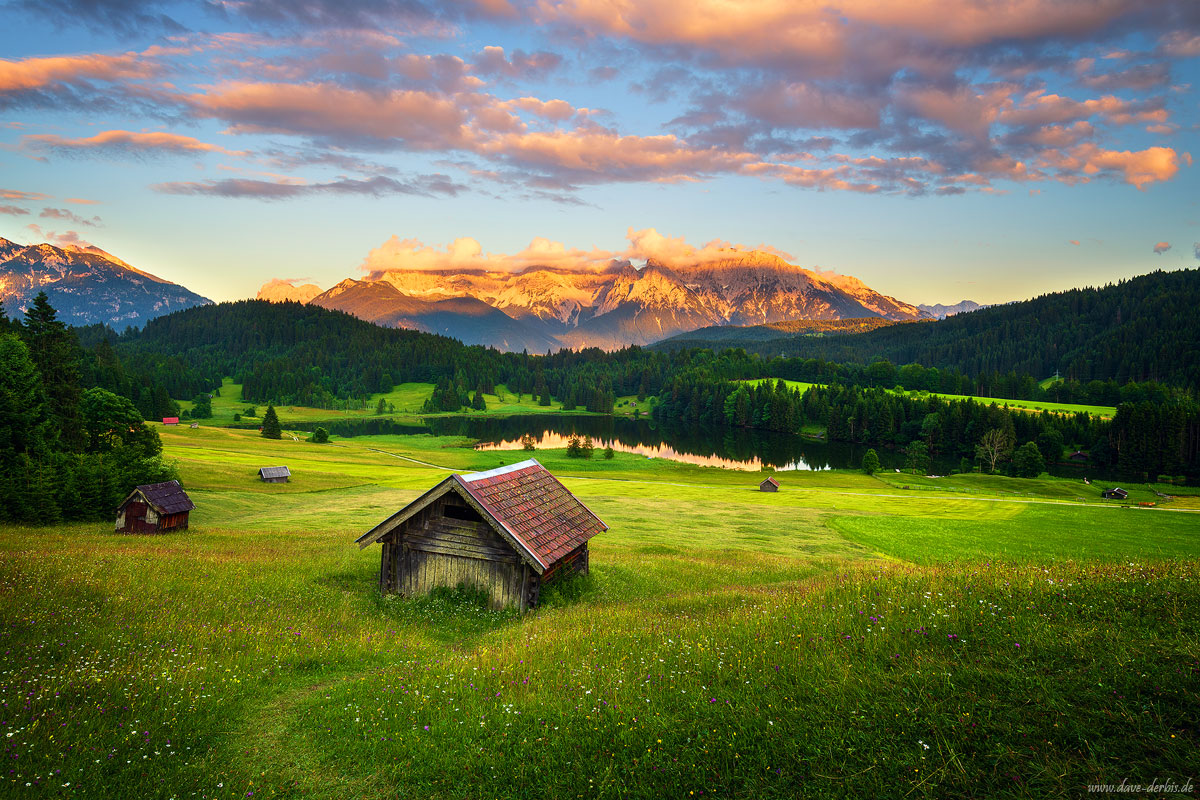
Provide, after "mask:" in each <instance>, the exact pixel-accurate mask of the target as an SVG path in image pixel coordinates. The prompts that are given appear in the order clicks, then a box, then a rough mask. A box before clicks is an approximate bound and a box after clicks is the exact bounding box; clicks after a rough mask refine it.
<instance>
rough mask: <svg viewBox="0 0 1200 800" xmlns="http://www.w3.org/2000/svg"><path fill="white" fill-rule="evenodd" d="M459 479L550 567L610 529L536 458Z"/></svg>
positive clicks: (478, 501) (469, 491) (464, 486)
mask: <svg viewBox="0 0 1200 800" xmlns="http://www.w3.org/2000/svg"><path fill="white" fill-rule="evenodd" d="M454 478H455V479H456V480H457V481H458V482H459V484H461V485H462V486H463V488H465V489H466V490H467V492H468V493H469V494H470V495H471V497H473V498H474V499H475V502H477V503H479V504H480V505H481V506H483V507H484V509H486V510H487V512H488V513H489V514H491V515H492V516H493V517H494V518H495V519H496V520H497V521H498V522H500V523H501V524H502V525H504V527H505V528H507V529H508V532H509V533H511V534H512V536H513V538H515V539H516V540H517V541H519V542H520V543H521V544H523V545H524V546H525V548H526V549H527V550H528V551H529V552H530V553H532V554H533V555H534V557H535V558H537V560H538V561H540V562H541V564H542V566H543V567H545V568H546V569H549V568H550V567H551V566H553V565H554V563H555V562H557V561H558V560H559V559H561V558H562V557H563V556H565V555H567V554H568V553H570V552H571V551H572V550H574V549H575V548H576V547H578V546H579V545H581V544H583V543H584V542H586V541H587V540H588V539H590V538H592V537H593V536H595V535H596V534H598V533H601V532H603V531H606V530H608V526H607V525H605V524H604V523H603V522H601V521H600V519H599V518H598V517H597V516H596V515H595V514H593V513H592V512H591V511H590V510H589V509H588V507H587V506H585V505H584V504H583V503H581V502H580V501H579V499H578V498H577V497H575V495H573V494H571V493H570V492H569V491H567V488H566V487H565V486H563V485H562V484H561V483H559V482H558V479H557V478H555V477H554V476H553V475H551V474H550V473H549V471H547V469H546V468H545V467H543V466H542V465H541V464H539V463H538V462H537V461H536V460H533V459H530V460H529V461H522V462H521V463H519V464H513V465H512V466H508V467H501V468H500V469H495V470H491V471H489V472H475V473H472V474H470V475H455V476H454Z"/></svg>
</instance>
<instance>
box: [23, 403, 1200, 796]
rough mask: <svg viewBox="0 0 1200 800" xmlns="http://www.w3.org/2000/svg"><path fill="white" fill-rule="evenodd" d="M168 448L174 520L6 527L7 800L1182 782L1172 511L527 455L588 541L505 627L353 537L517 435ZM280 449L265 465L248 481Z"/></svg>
mask: <svg viewBox="0 0 1200 800" xmlns="http://www.w3.org/2000/svg"><path fill="white" fill-rule="evenodd" d="M398 391H402V389H401V390H398ZM224 394H225V392H224V391H223V392H222V395H223V396H224ZM163 440H164V445H165V453H166V455H167V457H168V458H170V459H172V460H174V461H176V462H177V464H178V465H179V468H180V472H181V476H182V479H183V481H184V484H185V485H186V486H187V488H188V490H189V492H190V493H191V494H192V497H193V499H194V500H195V501H196V503H197V509H196V511H194V512H193V514H192V517H191V522H192V529H191V530H190V531H188V532H186V533H178V534H172V535H166V536H157V537H136V536H125V535H117V534H114V533H112V532H111V530H110V529H109V528H108V526H104V525H72V526H64V527H57V528H50V529H24V528H13V527H0V653H2V654H3V659H2V660H0V723H3V724H2V725H0V730H3V731H4V733H5V736H4V737H2V738H0V741H3V742H4V747H5V764H6V767H5V770H4V772H3V773H0V786H2V787H3V788H2V793H3V794H4V795H5V796H11V797H24V796H29V797H33V796H39V797H41V796H64V797H65V796H72V797H92V796H94V797H111V796H121V797H172V796H174V797H181V798H182V797H191V796H195V797H198V798H199V797H206V798H213V797H222V798H224V797H229V798H233V797H241V798H246V797H254V798H260V797H319V798H340V797H371V798H374V797H380V798H382V797H420V798H426V797H430V798H479V797H492V796H497V795H500V796H510V797H528V798H557V797H568V796H569V797H576V796H597V797H614V798H616V797H645V798H658V797H684V798H694V797H709V798H711V797H721V798H725V797H768V798H771V797H776V798H791V797H828V796H837V797H897V798H900V797H927V798H940V797H1051V796H1079V795H1083V794H1086V793H1087V790H1086V786H1087V785H1088V784H1091V783H1101V782H1102V783H1120V782H1121V780H1122V779H1123V778H1128V779H1129V780H1130V781H1131V782H1132V781H1133V780H1134V779H1135V778H1136V779H1137V780H1139V781H1140V780H1142V779H1143V778H1146V779H1148V778H1150V777H1157V778H1160V779H1164V778H1172V779H1175V780H1176V781H1177V782H1182V780H1183V779H1185V778H1187V777H1189V776H1194V774H1195V769H1194V766H1195V753H1196V747H1197V745H1198V744H1200V730H1198V729H1197V727H1196V723H1195V713H1194V712H1195V708H1196V707H1197V704H1198V703H1200V662H1197V657H1196V647H1195V644H1196V641H1197V637H1198V635H1200V574H1198V572H1197V556H1198V555H1200V514H1197V513H1195V512H1187V511H1184V512H1178V511H1172V510H1168V509H1172V508H1181V507H1183V506H1182V505H1177V504H1176V502H1175V501H1172V502H1170V503H1163V504H1162V505H1161V506H1159V507H1157V508H1154V509H1136V508H1120V507H1113V504H1109V503H1106V502H1104V501H1101V500H1099V499H1098V498H1095V497H1092V496H1089V495H1086V493H1082V494H1081V493H1080V487H1082V484H1081V483H1079V482H1075V481H1066V480H1059V479H1051V478H1043V479H1039V480H1034V481H1021V480H1018V479H1011V478H1004V477H1000V476H983V475H957V476H949V477H947V478H938V479H933V478H924V477H920V478H917V477H913V476H905V475H897V474H894V473H890V474H882V475H880V476H877V477H873V478H872V477H867V476H865V475H862V474H859V473H854V472H819V473H807V474H806V473H781V474H779V476H778V477H779V478H780V480H781V481H782V488H781V490H780V491H779V492H778V493H776V494H764V493H760V492H758V491H756V487H757V483H758V479H759V478H760V477H761V475H760V474H759V473H744V472H737V471H732V470H721V469H712V468H701V467H694V466H688V465H679V464H672V463H670V462H666V461H663V460H661V459H645V458H641V457H637V456H632V455H627V454H617V457H616V458H614V459H613V460H612V461H605V460H604V459H601V458H595V459H592V460H579V459H568V458H566V456H565V453H564V452H563V451H561V450H539V451H537V452H535V453H534V454H533V455H534V456H536V457H537V458H538V459H539V460H540V461H542V463H544V464H546V465H547V466H548V467H549V468H550V469H551V470H552V471H554V472H555V474H556V475H559V476H560V477H561V478H562V480H563V482H564V483H565V484H566V485H567V487H568V488H570V489H571V490H572V491H573V492H575V493H576V494H578V495H579V497H580V498H581V499H582V500H583V501H584V502H586V503H587V504H588V506H589V507H590V508H592V509H593V510H594V511H595V512H596V513H597V514H598V515H599V516H600V517H601V518H602V519H604V520H605V521H606V522H607V523H608V524H609V526H610V530H609V531H608V532H606V533H605V534H602V535H601V536H599V537H597V538H596V539H594V540H593V541H592V547H591V565H592V571H591V574H590V575H589V576H588V577H586V578H581V579H578V580H575V581H573V582H571V583H570V584H569V585H565V586H560V587H552V588H550V589H548V590H547V591H546V594H545V596H544V602H543V605H542V607H541V608H540V609H539V610H538V611H537V612H536V613H532V614H529V615H526V616H525V617H523V618H521V617H518V616H517V615H515V614H513V613H508V612H497V611H491V610H488V609H486V608H485V607H483V606H481V605H480V603H479V602H478V599H477V598H473V597H472V596H470V595H465V594H461V593H457V592H453V591H448V592H441V593H439V594H438V595H436V596H432V597H428V598H415V599H403V598H396V597H388V598H382V597H380V596H379V595H378V591H377V589H376V576H377V571H378V566H379V564H378V559H379V551H378V548H377V547H371V548H368V549H367V550H364V551H359V550H358V548H357V547H356V546H354V545H353V539H354V538H356V537H357V536H358V535H360V534H361V533H362V532H364V531H365V530H367V529H369V528H370V527H371V526H373V525H374V524H376V523H377V522H379V521H380V520H381V519H383V518H385V517H386V516H388V515H389V514H391V513H392V512H393V511H395V510H396V509H398V508H400V507H401V506H402V505H404V504H405V503H407V502H408V501H410V500H411V499H413V498H414V497H416V496H417V495H418V494H420V493H421V492H423V491H424V490H426V489H427V488H429V487H430V486H432V485H433V484H434V483H435V482H437V481H438V480H440V479H441V478H443V477H444V476H445V475H446V474H447V472H446V471H444V470H443V469H439V468H438V467H448V468H453V469H457V470H460V471H468V470H474V469H485V468H489V467H493V466H496V465H498V464H500V463H512V462H514V461H518V460H522V459H524V458H526V457H527V456H528V455H529V454H528V453H525V452H523V451H516V452H499V451H488V452H476V451H474V450H471V449H469V448H465V447H462V446H460V445H462V444H463V442H462V441H461V440H457V439H454V438H446V437H433V436H411V437H386V436H379V437H361V438H355V439H337V438H336V437H335V439H334V441H333V442H331V443H330V444H327V445H316V444H312V443H308V442H304V441H292V440H291V439H290V438H286V437H285V439H283V440H280V441H269V440H265V439H262V438H261V437H260V436H257V435H256V434H255V432H253V431H240V430H230V429H217V428H210V427H202V428H199V429H190V428H178V429H165V430H164V431H163ZM279 463H286V464H288V465H289V466H290V467H291V469H292V472H293V476H294V477H293V479H292V481H291V482H290V483H288V484H281V485H275V484H263V483H261V482H259V481H258V480H257V478H256V477H255V471H256V469H257V468H258V467H259V466H263V465H267V464H279ZM431 465H434V466H431ZM904 486H907V487H908V488H907V489H905V488H903V487H904ZM1083 488H1086V489H1091V488H1094V487H1083ZM1131 488H1134V487H1131ZM1097 491H1098V490H1097ZM1138 491H1141V489H1140V488H1139V489H1138ZM1146 491H1147V492H1148V491H1149V490H1146ZM1159 499H1161V498H1159ZM1187 499H1188V500H1194V499H1195V498H1187ZM1185 504H1186V503H1185ZM9 734H11V735H9ZM26 784H29V785H28V786H26ZM251 792H252V793H253V794H250V793H251Z"/></svg>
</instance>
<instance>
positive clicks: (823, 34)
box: [535, 0, 1142, 65]
mask: <svg viewBox="0 0 1200 800" xmlns="http://www.w3.org/2000/svg"><path fill="white" fill-rule="evenodd" d="M1141 10H1142V2H1141V0H1106V2H1101V3H1063V2H1058V1H1057V0H1015V1H1013V2H1004V3H954V4H952V5H951V4H947V3H946V2H945V1H944V0H883V1H882V2H881V1H880V0H842V2H839V3H837V4H836V5H835V6H831V5H830V4H828V3H824V2H815V1H814V2H793V1H792V0H765V2H759V3H753V4H733V3H727V2H722V0H697V1H696V2H693V3H686V4H685V3H678V2H675V1H674V0H642V1H641V2H637V3H615V2H609V1H608V0H541V2H539V3H538V4H537V6H536V12H535V14H536V18H537V19H538V20H540V21H542V22H547V23H554V24H559V25H564V26H568V27H570V28H572V29H575V30H579V31H584V32H587V33H589V34H593V35H594V34H606V35H609V36H613V37H617V38H622V39H629V40H632V41H635V42H638V43H641V44H645V45H650V46H662V47H675V48H678V47H686V48H692V49H698V50H702V51H704V52H706V53H709V54H711V55H713V56H716V57H718V58H719V59H721V60H722V61H724V62H726V63H732V64H746V63H764V62H777V61H790V62H803V63H806V64H826V65H829V64H843V63H845V62H854V61H862V62H870V60H871V59H872V57H873V55H876V54H873V53H871V52H869V51H865V49H864V48H863V47H862V45H863V44H864V43H865V42H870V43H871V44H875V41H874V40H875V39H878V38H882V39H883V40H884V42H885V47H883V48H878V49H886V50H887V51H888V52H887V53H886V54H884V57H885V58H887V57H890V58H892V59H895V60H897V61H899V62H901V63H903V62H905V61H916V60H918V59H920V60H925V58H926V57H927V54H928V52H929V50H930V49H931V48H950V49H963V50H966V49H969V48H978V47H981V46H984V45H988V44H992V43H1006V42H1011V41H1037V40H1041V39H1046V38H1058V37H1071V38H1074V37H1078V36H1081V35H1086V34H1089V33H1093V32H1096V31H1099V30H1101V29H1103V28H1105V27H1106V26H1109V25H1112V24H1114V23H1115V22H1116V21H1118V20H1120V19H1122V18H1124V17H1129V16H1133V15H1136V14H1137V13H1138V12H1140V11H1141ZM876 57H877V56H876Z"/></svg>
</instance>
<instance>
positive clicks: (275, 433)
mask: <svg viewBox="0 0 1200 800" xmlns="http://www.w3.org/2000/svg"><path fill="white" fill-rule="evenodd" d="M262 435H263V438H265V439H279V438H281V437H282V436H283V431H282V430H281V429H280V427H279V416H278V415H277V414H276V413H275V406H273V405H269V406H267V413H265V414H263V421H262Z"/></svg>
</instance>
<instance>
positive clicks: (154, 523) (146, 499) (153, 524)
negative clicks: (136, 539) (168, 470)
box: [117, 481, 196, 533]
mask: <svg viewBox="0 0 1200 800" xmlns="http://www.w3.org/2000/svg"><path fill="white" fill-rule="evenodd" d="M195 507H196V504H195V503H193V502H192V500H191V498H189V497H188V496H187V492H185V491H183V487H182V486H180V485H179V481H167V482H166V483H147V484H143V485H142V486H139V487H137V488H136V489H134V490H133V491H132V492H130V493H129V496H128V497H126V498H125V500H124V501H122V503H121V505H120V506H118V507H117V530H118V531H120V532H121V533H165V532H166V531H186V530H187V526H188V512H190V511H191V510H192V509H193V508H195Z"/></svg>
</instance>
